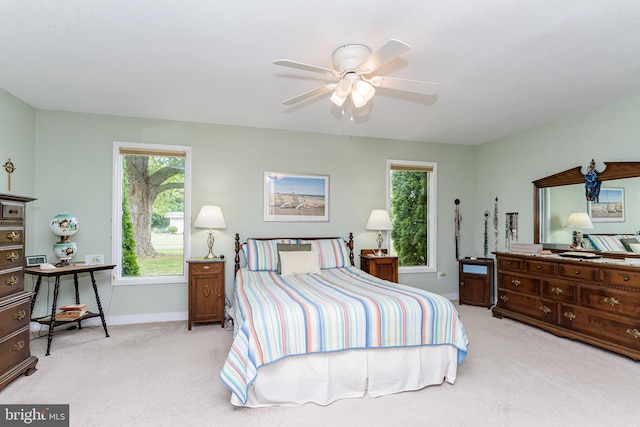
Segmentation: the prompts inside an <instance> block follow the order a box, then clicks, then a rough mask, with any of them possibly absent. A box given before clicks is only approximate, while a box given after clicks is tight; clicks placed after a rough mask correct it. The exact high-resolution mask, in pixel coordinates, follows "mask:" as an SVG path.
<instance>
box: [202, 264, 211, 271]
mask: <svg viewBox="0 0 640 427" xmlns="http://www.w3.org/2000/svg"><path fill="white" fill-rule="evenodd" d="M209 268H210V267H209V266H208V265H205V266H204V267H202V269H203V270H208V269H209Z"/></svg>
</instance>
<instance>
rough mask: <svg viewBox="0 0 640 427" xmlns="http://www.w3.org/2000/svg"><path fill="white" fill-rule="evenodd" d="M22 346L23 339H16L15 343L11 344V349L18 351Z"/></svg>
mask: <svg viewBox="0 0 640 427" xmlns="http://www.w3.org/2000/svg"><path fill="white" fill-rule="evenodd" d="M23 348H24V341H23V340H20V341H18V342H17V343H15V344H14V345H13V349H12V350H13V351H20V350H22V349H23Z"/></svg>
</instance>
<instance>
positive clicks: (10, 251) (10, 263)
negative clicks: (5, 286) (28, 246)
mask: <svg viewBox="0 0 640 427" xmlns="http://www.w3.org/2000/svg"><path fill="white" fill-rule="evenodd" d="M22 257H23V251H22V246H11V247H9V248H4V249H2V250H0V269H5V268H10V267H20V266H22Z"/></svg>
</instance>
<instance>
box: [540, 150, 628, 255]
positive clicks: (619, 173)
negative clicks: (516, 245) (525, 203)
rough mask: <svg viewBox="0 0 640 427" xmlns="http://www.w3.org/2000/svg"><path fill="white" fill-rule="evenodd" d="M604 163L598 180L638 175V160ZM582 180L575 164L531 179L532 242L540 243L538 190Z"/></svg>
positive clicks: (578, 167) (580, 167)
mask: <svg viewBox="0 0 640 427" xmlns="http://www.w3.org/2000/svg"><path fill="white" fill-rule="evenodd" d="M604 165H605V169H604V170H603V171H602V172H599V174H598V180H599V181H608V180H612V179H623V178H637V177H640V162H604ZM587 167H588V166H587ZM584 181H585V180H584V174H583V173H582V166H576V167H575V168H572V169H567V170H566V171H562V172H558V173H556V174H553V175H549V176H546V177H544V178H540V179H538V180H536V181H533V243H541V242H540V190H541V189H542V188H548V187H558V186H561V185H571V184H581V183H582V184H584ZM585 200H586V196H585Z"/></svg>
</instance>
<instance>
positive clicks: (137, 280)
mask: <svg viewBox="0 0 640 427" xmlns="http://www.w3.org/2000/svg"><path fill="white" fill-rule="evenodd" d="M121 148H143V149H145V150H149V151H156V152H163V151H171V152H174V153H175V152H176V151H179V152H184V154H185V160H184V252H183V256H184V260H185V261H186V260H187V259H189V258H190V257H191V147H189V146H184V145H160V144H145V143H137V142H118V141H114V142H113V158H112V164H113V177H112V193H111V194H112V201H111V208H112V214H111V259H112V262H113V263H114V264H119V263H120V262H119V260H120V259H122V257H121V251H122V233H121V232H120V231H121V229H122V201H121V200H120V196H121V195H122V179H120V177H121V176H122V172H123V171H122V162H120V161H119V160H118V159H119V158H120V149H121ZM119 267H120V266H117V267H116V268H115V269H114V274H113V280H112V281H111V285H112V286H121V285H151V284H176V283H187V281H188V272H187V267H186V263H185V264H184V270H183V271H184V274H183V275H182V276H158V277H122V276H121V271H122V270H121V269H120V268H119Z"/></svg>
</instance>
